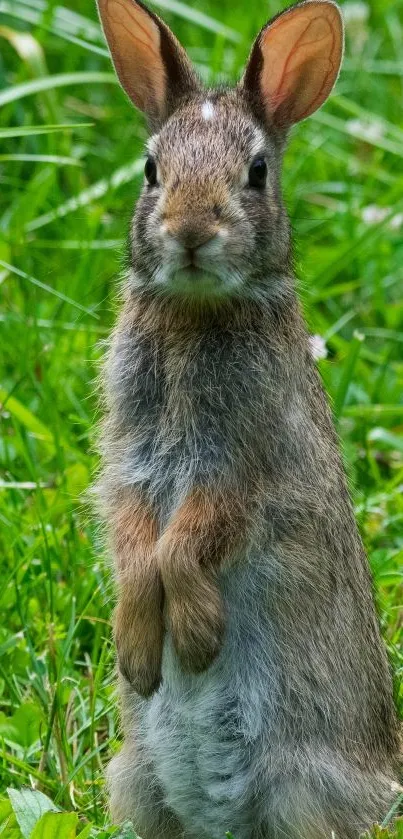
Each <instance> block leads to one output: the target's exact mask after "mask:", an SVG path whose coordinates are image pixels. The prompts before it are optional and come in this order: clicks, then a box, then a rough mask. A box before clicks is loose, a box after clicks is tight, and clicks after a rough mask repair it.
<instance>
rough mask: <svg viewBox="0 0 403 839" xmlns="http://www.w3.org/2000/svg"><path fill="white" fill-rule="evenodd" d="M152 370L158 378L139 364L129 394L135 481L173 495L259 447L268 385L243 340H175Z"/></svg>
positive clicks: (130, 472)
mask: <svg viewBox="0 0 403 839" xmlns="http://www.w3.org/2000/svg"><path fill="white" fill-rule="evenodd" d="M154 369H155V370H157V376H158V381H157V383H156V380H155V376H150V373H149V365H142V366H140V365H139V366H138V373H137V376H136V377H135V378H134V377H132V378H131V379H130V383H129V384H130V386H129V388H128V389H127V393H126V402H127V404H128V410H127V413H128V415H129V416H130V426H131V433H130V435H129V438H128V439H129V445H128V447H127V457H126V473H127V476H128V478H129V479H130V481H131V482H133V483H137V482H141V483H144V484H147V485H148V487H149V489H150V490H151V492H152V494H153V495H154V496H158V497H161V498H162V497H164V496H165V497H169V498H172V495H173V493H174V494H175V495H176V494H178V495H179V496H180V495H182V494H183V493H184V492H185V493H186V490H187V486H188V485H189V484H191V483H192V482H193V481H194V480H199V481H203V480H205V479H206V478H210V479H211V478H212V477H213V476H214V473H217V474H222V473H223V471H225V470H226V469H228V468H230V465H231V464H232V463H234V461H235V460H236V459H237V457H241V458H243V459H245V457H247V456H248V452H250V453H252V452H254V453H255V452H256V442H255V444H254V440H255V441H259V444H260V442H261V440H262V439H263V436H264V435H263V436H262V433H261V431H262V430H261V429H260V428H259V426H260V425H261V421H262V405H263V402H264V399H263V396H262V390H263V389H262V387H261V382H260V376H258V375H257V374H256V373H255V372H254V371H253V367H252V366H251V365H250V363H249V362H248V360H247V358H246V356H245V353H244V352H241V351H240V350H239V348H238V346H233V345H232V344H231V343H230V344H228V341H227V342H225V341H224V340H220V341H219V340H216V341H213V342H211V341H210V342H204V343H203V342H200V341H199V342H196V343H193V344H190V345H189V344H187V345H186V347H184V346H178V345H174V346H173V347H170V348H168V350H167V351H166V352H165V353H164V354H163V357H162V358H161V361H160V364H159V366H158V369H157V367H156V366H155V367H154ZM252 438H254V440H253V439H252Z"/></svg>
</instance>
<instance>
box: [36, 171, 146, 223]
mask: <svg viewBox="0 0 403 839" xmlns="http://www.w3.org/2000/svg"><path fill="white" fill-rule="evenodd" d="M143 168H144V160H143V158H141V159H138V158H137V159H136V160H133V161H132V163H128V164H126V165H125V166H121V167H120V168H119V169H116V171H115V172H114V173H113V174H112V175H111V177H110V178H102V179H101V180H100V181H97V182H96V183H95V184H92V186H90V187H88V189H84V190H83V191H82V192H80V193H79V194H78V195H75V196H73V198H69V199H68V201H65V202H64V203H63V204H59V206H58V207H56V208H55V209H54V210H50V211H49V212H48V213H44V214H43V215H42V216H39V217H38V218H36V219H33V221H30V222H29V224H27V226H26V230H27V231H28V232H32V231H33V230H38V229H39V228H41V227H45V225H46V224H50V222H52V221H55V219H58V218H63V217H64V216H66V215H68V213H74V211H75V210H77V209H78V208H79V207H85V206H87V205H88V204H91V203H92V202H93V201H98V200H99V199H100V198H102V197H103V196H104V195H106V194H107V192H109V191H110V190H115V189H118V188H119V187H120V186H122V185H123V184H126V183H129V182H130V181H131V180H133V178H135V177H137V176H138V175H140V173H141V172H142V171H143Z"/></svg>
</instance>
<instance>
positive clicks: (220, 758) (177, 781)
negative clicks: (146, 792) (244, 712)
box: [146, 680, 255, 839]
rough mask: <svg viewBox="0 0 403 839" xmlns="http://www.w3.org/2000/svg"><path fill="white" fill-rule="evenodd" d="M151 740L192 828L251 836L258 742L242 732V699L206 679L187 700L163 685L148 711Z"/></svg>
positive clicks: (176, 805) (174, 801) (210, 837)
mask: <svg viewBox="0 0 403 839" xmlns="http://www.w3.org/2000/svg"><path fill="white" fill-rule="evenodd" d="M146 727H147V744H148V747H149V749H150V751H151V754H152V758H153V764H154V768H155V772H156V774H157V777H158V779H159V782H160V784H161V786H162V789H163V791H164V798H165V803H166V804H167V805H168V806H169V807H170V808H171V809H172V810H173V811H174V812H175V813H176V814H177V815H178V816H179V817H180V819H181V821H182V824H183V826H184V828H185V830H186V831H187V833H189V834H191V835H193V834H194V835H195V836H198V837H199V836H200V837H203V839H204V837H206V839H216V837H217V839H222V837H223V836H225V832H226V831H227V830H232V831H233V832H236V833H235V835H236V837H237V839H249V836H250V832H251V829H252V827H253V825H254V824H255V818H254V813H253V771H252V753H253V751H254V750H253V747H251V744H248V740H247V738H246V737H245V733H241V731H240V730H239V729H240V727H241V726H240V714H239V708H238V707H237V703H236V701H234V699H233V698H232V697H231V696H230V695H226V694H225V692H223V691H222V689H218V688H217V686H215V685H214V683H213V681H211V682H210V683H209V680H204V684H203V687H201V689H199V690H198V692H197V695H196V693H194V692H193V691H192V689H191V690H190V692H189V693H188V692H187V691H186V690H184V692H183V694H182V699H181V700H180V699H179V697H178V696H176V697H175V696H174V695H173V694H172V693H170V692H169V691H168V690H166V689H164V688H162V689H161V690H160V692H159V693H158V695H156V696H155V697H154V699H153V700H152V702H151V704H150V707H149V709H148V713H147V724H146Z"/></svg>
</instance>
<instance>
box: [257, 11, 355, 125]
mask: <svg viewBox="0 0 403 839" xmlns="http://www.w3.org/2000/svg"><path fill="white" fill-rule="evenodd" d="M342 58H343V21H342V17H341V13H340V10H339V8H338V6H337V5H336V3H334V2H333V0H303V2H302V3H297V4H296V5H295V6H291V8H289V9H286V10H285V11H284V12H280V14H279V15H277V16H276V17H275V18H273V20H271V21H269V23H268V24H267V25H266V26H265V27H263V29H262V31H261V32H260V34H259V35H258V37H257V39H256V41H255V43H254V46H253V48H252V52H251V54H250V57H249V61H248V64H247V67H246V70H245V74H244V77H243V79H242V87H243V89H244V90H245V92H247V93H248V94H249V96H250V97H251V98H252V101H254V102H255V103H256V104H257V105H258V106H260V108H259V109H260V111H261V112H262V113H263V116H264V118H265V119H266V120H267V121H268V122H269V124H274V125H276V126H277V127H279V128H282V129H288V128H289V127H290V126H291V125H292V124H293V123H294V122H298V121H299V120H300V119H305V118H306V117H308V116H310V114H313V113H314V111H316V109H317V108H320V106H321V105H323V102H325V100H326V99H327V97H328V96H329V93H330V91H331V90H332V87H333V85H334V83H335V81H336V80H337V76H338V74H339V70H340V64H341V61H342Z"/></svg>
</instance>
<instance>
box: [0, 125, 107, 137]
mask: <svg viewBox="0 0 403 839" xmlns="http://www.w3.org/2000/svg"><path fill="white" fill-rule="evenodd" d="M93 125H94V123H93V122H72V123H66V124H64V125H20V126H18V125H17V126H15V127H14V128H0V140H2V139H12V138H14V137H33V136H36V135H37V134H55V133H57V132H58V131H75V130H76V129H77V128H80V129H81V128H92V127H93Z"/></svg>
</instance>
